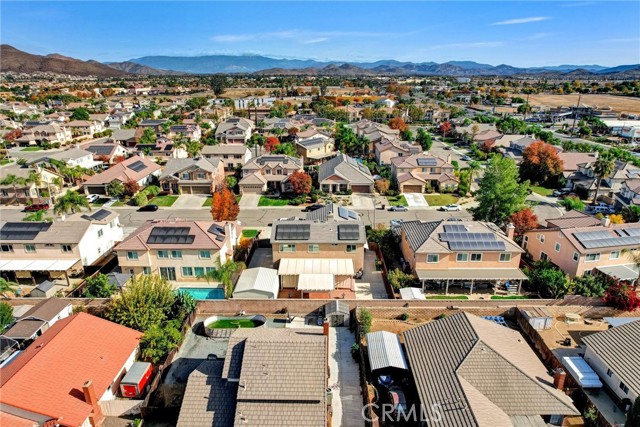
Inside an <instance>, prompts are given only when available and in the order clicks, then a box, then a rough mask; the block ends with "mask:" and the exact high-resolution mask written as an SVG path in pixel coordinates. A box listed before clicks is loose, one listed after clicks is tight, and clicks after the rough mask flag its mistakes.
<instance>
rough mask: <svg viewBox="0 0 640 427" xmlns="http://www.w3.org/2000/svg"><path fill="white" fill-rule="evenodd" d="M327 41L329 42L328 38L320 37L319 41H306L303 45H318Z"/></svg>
mask: <svg viewBox="0 0 640 427" xmlns="http://www.w3.org/2000/svg"><path fill="white" fill-rule="evenodd" d="M327 40H329V38H328V37H318V38H317V39H311V40H306V41H303V42H302V43H304V44H316V43H322V42H326V41H327Z"/></svg>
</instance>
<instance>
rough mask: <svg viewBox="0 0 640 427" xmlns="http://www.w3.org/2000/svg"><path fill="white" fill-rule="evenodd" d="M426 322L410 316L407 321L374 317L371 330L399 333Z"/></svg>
mask: <svg viewBox="0 0 640 427" xmlns="http://www.w3.org/2000/svg"><path fill="white" fill-rule="evenodd" d="M426 322H427V321H426V320H425V319H414V318H410V319H409V321H408V322H403V321H402V320H383V319H374V320H373V322H372V323H371V332H376V331H387V332H393V333H394V334H400V335H401V334H402V333H403V332H404V331H408V330H409V329H413V328H415V327H417V326H420V325H421V324H424V323H426Z"/></svg>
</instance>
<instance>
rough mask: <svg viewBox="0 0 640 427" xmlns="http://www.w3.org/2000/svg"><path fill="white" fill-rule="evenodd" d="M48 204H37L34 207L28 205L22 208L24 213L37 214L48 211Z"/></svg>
mask: <svg viewBox="0 0 640 427" xmlns="http://www.w3.org/2000/svg"><path fill="white" fill-rule="evenodd" d="M48 210H49V204H48V203H37V204H35V205H29V206H27V207H26V208H24V211H25V212H38V211H48Z"/></svg>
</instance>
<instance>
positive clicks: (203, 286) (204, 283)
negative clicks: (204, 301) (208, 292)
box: [171, 280, 223, 290]
mask: <svg viewBox="0 0 640 427" xmlns="http://www.w3.org/2000/svg"><path fill="white" fill-rule="evenodd" d="M171 287H172V288H173V289H174V290H177V289H180V288H197V289H213V288H219V289H223V287H222V283H218V282H211V283H207V281H206V280H200V281H197V282H171Z"/></svg>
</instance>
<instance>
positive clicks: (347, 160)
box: [318, 154, 373, 185]
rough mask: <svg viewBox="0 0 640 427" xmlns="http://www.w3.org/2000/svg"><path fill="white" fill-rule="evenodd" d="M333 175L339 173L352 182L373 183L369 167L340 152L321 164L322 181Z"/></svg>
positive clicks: (319, 174)
mask: <svg viewBox="0 0 640 427" xmlns="http://www.w3.org/2000/svg"><path fill="white" fill-rule="evenodd" d="M332 175H339V176H341V177H343V178H344V179H345V180H347V181H349V182H350V183H351V184H356V185H357V184H373V177H372V176H371V172H370V171H369V168H367V167H366V166H365V165H363V164H362V163H359V162H357V161H356V160H355V159H352V158H351V157H349V156H347V155H346V154H338V155H337V156H336V157H334V158H333V159H331V160H328V161H326V162H324V163H323V164H321V165H320V168H319V169H318V181H319V182H322V181H324V180H325V179H327V178H329V177H330V176H332Z"/></svg>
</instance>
